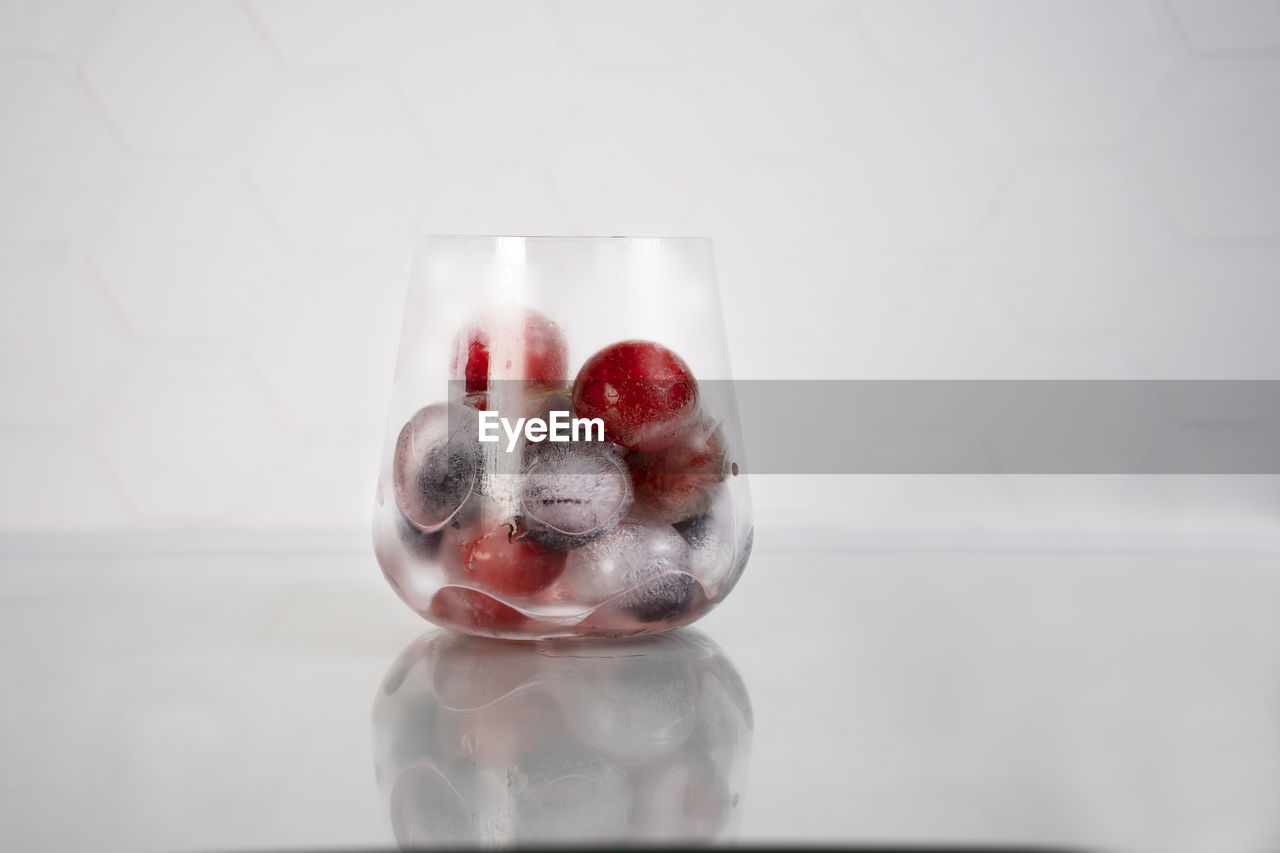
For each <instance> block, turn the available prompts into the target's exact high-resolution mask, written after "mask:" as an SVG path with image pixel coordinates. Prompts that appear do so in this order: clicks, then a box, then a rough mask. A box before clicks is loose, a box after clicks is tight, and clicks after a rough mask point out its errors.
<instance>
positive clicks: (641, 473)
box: [627, 421, 728, 524]
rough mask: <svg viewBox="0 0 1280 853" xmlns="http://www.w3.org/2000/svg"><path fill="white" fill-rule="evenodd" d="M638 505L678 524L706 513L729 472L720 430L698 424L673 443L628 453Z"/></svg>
mask: <svg viewBox="0 0 1280 853" xmlns="http://www.w3.org/2000/svg"><path fill="white" fill-rule="evenodd" d="M627 467H628V468H629V469H630V470H631V485H632V488H633V490H634V492H635V500H636V506H637V507H640V508H642V509H646V510H648V511H649V512H650V513H651V514H653V515H654V516H656V517H657V518H660V519H661V520H663V521H665V522H667V523H668V524H678V523H679V522H681V521H686V520H688V519H690V518H693V517H695V516H698V515H701V514H702V513H704V512H706V511H707V509H708V507H710V506H711V501H712V499H713V498H714V497H715V490H716V487H717V485H718V484H719V483H720V482H721V481H722V480H724V478H725V476H726V475H727V473H728V470H727V469H728V462H727V460H726V459H725V449H724V440H723V437H722V436H721V433H720V430H718V429H716V428H714V427H713V425H712V424H709V423H707V422H705V421H702V422H699V423H697V424H695V425H694V426H693V427H692V428H691V429H689V430H688V431H686V432H685V433H684V434H683V435H681V436H680V437H679V438H677V439H676V441H675V443H674V444H671V445H669V446H667V447H664V448H662V449H661V450H653V451H649V452H633V453H630V454H628V455H627Z"/></svg>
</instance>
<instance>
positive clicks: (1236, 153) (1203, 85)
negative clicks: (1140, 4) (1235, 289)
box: [1148, 59, 1280, 239]
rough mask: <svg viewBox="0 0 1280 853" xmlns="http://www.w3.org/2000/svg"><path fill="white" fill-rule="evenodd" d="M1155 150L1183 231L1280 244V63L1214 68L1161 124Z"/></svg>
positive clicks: (1162, 187) (1156, 168) (1152, 144)
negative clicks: (1279, 239)
mask: <svg viewBox="0 0 1280 853" xmlns="http://www.w3.org/2000/svg"><path fill="white" fill-rule="evenodd" d="M1148 148H1149V156H1150V163H1151V170H1152V174H1153V175H1154V178H1155V182H1156V186H1157V189H1158V191H1159V194H1160V196H1161V197H1162V198H1163V199H1164V200H1165V202H1166V203H1167V205H1168V208H1169V210H1170V213H1171V214H1172V216H1173V218H1174V221H1175V222H1176V223H1177V225H1178V228H1179V229H1180V230H1181V231H1182V232H1184V233H1185V234H1188V235H1190V236H1193V237H1203V238H1225V239H1239V238H1245V239H1248V238H1269V239H1275V238H1280V61H1277V60H1274V59H1268V60H1257V61H1250V62H1246V63H1243V64H1240V65H1232V66H1231V67H1219V68H1214V69H1212V70H1207V71H1206V72H1205V73H1204V74H1202V75H1200V76H1198V77H1197V78H1196V79H1194V80H1192V81H1191V82H1190V84H1189V85H1188V86H1187V88H1186V89H1185V90H1183V91H1182V92H1180V93H1179V95H1178V97H1176V98H1174V99H1173V100H1172V101H1171V102H1170V103H1169V104H1168V105H1167V106H1166V111H1165V112H1164V113H1163V114H1162V115H1161V116H1160V117H1159V118H1158V119H1157V120H1156V121H1155V122H1154V123H1153V125H1152V128H1151V134H1150V138H1149V140H1148Z"/></svg>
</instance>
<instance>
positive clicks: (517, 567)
mask: <svg viewBox="0 0 1280 853" xmlns="http://www.w3.org/2000/svg"><path fill="white" fill-rule="evenodd" d="M511 536H512V529H511V527H510V526H509V525H506V524H502V525H498V526H497V527H494V528H492V529H489V530H487V531H486V532H483V533H482V534H481V535H478V536H473V537H472V538H458V539H455V540H454V548H455V552H454V553H455V554H456V556H457V560H458V563H459V564H460V565H461V566H462V569H463V572H464V577H465V578H466V579H467V580H469V581H470V582H472V583H474V584H475V585H476V586H477V587H479V588H480V589H483V590H486V591H488V592H491V593H493V594H495V595H531V594H533V593H535V592H537V591H538V590H540V589H544V588H545V587H547V586H549V585H550V584H551V582H552V581H554V580H555V579H556V578H558V577H559V576H560V573H561V572H563V571H564V564H565V560H566V559H567V557H568V555H567V554H566V553H565V552H563V551H548V550H547V549H546V548H543V547H542V546H541V545H539V544H538V543H537V542H534V541H533V540H532V539H529V538H527V537H525V538H521V539H515V540H513V539H512V538H511Z"/></svg>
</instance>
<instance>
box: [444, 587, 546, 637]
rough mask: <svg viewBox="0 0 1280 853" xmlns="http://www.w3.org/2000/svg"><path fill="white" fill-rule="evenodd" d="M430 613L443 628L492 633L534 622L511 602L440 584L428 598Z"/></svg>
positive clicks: (522, 628) (524, 627) (509, 631)
mask: <svg viewBox="0 0 1280 853" xmlns="http://www.w3.org/2000/svg"><path fill="white" fill-rule="evenodd" d="M431 613H432V615H433V616H434V619H435V621H436V622H437V623H438V624H440V625H443V626H445V627H446V628H453V629H454V630H455V631H475V632H478V633H481V634H487V635H494V636H501V635H504V634H512V633H515V634H520V633H524V632H525V631H527V630H528V629H529V628H530V627H531V626H533V625H534V624H535V623H534V621H533V620H532V619H530V618H529V617H528V616H525V615H524V614H523V613H521V612H520V611H519V610H516V609H515V608H514V607H512V606H511V605H509V604H503V603H502V602H501V601H499V600H498V599H496V598H494V597H493V596H491V595H485V594H484V593H483V592H479V591H477V590H474V589H467V588H465V587H461V586H446V587H442V588H441V589H440V591H439V592H437V593H436V594H435V598H433V599H431Z"/></svg>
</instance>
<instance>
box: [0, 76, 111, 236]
mask: <svg viewBox="0 0 1280 853" xmlns="http://www.w3.org/2000/svg"><path fill="white" fill-rule="evenodd" d="M126 174H127V164H126V162H125V159H124V154H123V152H122V151H121V150H120V146H119V144H118V143H117V142H116V140H115V139H114V138H113V137H112V135H111V132H110V130H109V129H108V128H107V126H106V125H105V124H104V123H103V121H102V117H101V116H100V115H99V114H98V111H97V110H96V109H95V108H94V106H93V103H92V101H90V100H89V98H88V96H87V95H86V93H85V92H84V90H83V89H82V88H81V87H80V86H79V85H77V83H76V82H75V81H74V80H67V79H64V78H62V77H61V76H60V75H58V74H57V73H56V72H55V71H54V70H53V69H52V68H50V66H49V65H48V64H46V63H43V62H31V61H26V60H12V59H7V60H0V237H8V238H19V239H28V240H30V239H50V238H56V239H69V240H83V239H85V238H86V237H88V236H90V235H91V234H92V233H93V231H94V230H95V229H96V228H98V227H100V226H101V224H102V221H103V219H104V218H105V216H106V215H107V214H108V213H109V212H110V210H111V208H112V206H113V205H114V204H115V203H116V202H117V201H118V197H119V194H120V192H121V191H122V189H123V187H124V184H125V179H126Z"/></svg>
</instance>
